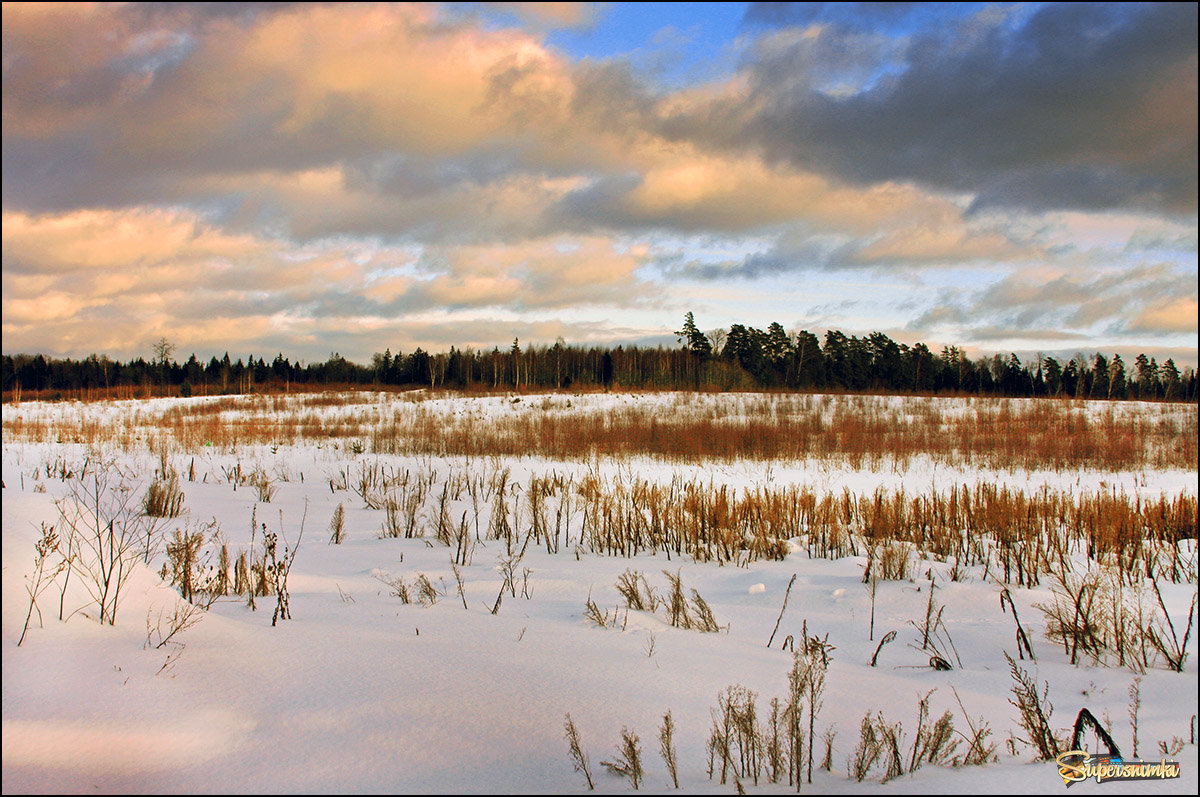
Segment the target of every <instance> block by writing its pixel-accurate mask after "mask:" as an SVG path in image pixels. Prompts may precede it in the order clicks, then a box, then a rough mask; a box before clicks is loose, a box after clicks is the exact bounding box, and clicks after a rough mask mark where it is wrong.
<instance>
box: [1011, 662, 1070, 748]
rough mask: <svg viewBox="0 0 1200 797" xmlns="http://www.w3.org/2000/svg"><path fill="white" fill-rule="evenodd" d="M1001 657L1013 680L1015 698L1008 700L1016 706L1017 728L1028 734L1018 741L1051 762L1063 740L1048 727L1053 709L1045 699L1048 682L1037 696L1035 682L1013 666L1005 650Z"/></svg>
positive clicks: (1027, 674) (1013, 663)
mask: <svg viewBox="0 0 1200 797" xmlns="http://www.w3.org/2000/svg"><path fill="white" fill-rule="evenodd" d="M1004 658H1005V659H1007V660H1008V668H1009V674H1010V675H1011V677H1012V680H1013V685H1012V689H1011V691H1012V694H1013V697H1014V698H1016V699H1015V700H1014V699H1013V698H1009V701H1008V702H1009V703H1010V704H1011V705H1012V706H1014V707H1015V708H1016V709H1017V712H1018V714H1019V719H1020V723H1021V727H1022V728H1024V729H1025V733H1026V734H1027V735H1028V737H1029V738H1028V739H1024V740H1022V741H1025V742H1026V743H1027V744H1031V745H1033V747H1034V748H1035V749H1036V750H1037V751H1038V760H1039V761H1053V760H1054V759H1055V758H1056V757H1057V756H1058V754H1059V753H1060V752H1061V751H1062V749H1063V744H1064V741H1065V740H1064V739H1063V738H1062V736H1061V735H1060V734H1057V733H1055V731H1054V729H1053V728H1052V727H1051V726H1050V717H1051V715H1052V714H1053V712H1054V705H1053V704H1052V703H1051V702H1050V701H1049V700H1048V699H1047V695H1048V694H1049V691H1050V684H1049V683H1047V684H1045V686H1044V687H1043V688H1042V690H1041V694H1040V695H1039V694H1038V685H1037V681H1036V680H1034V679H1033V678H1031V677H1030V675H1029V673H1027V672H1026V671H1025V670H1023V669H1021V668H1020V667H1019V666H1017V663H1016V662H1015V661H1013V658H1012V656H1009V655H1008V653H1007V652H1005V654H1004Z"/></svg>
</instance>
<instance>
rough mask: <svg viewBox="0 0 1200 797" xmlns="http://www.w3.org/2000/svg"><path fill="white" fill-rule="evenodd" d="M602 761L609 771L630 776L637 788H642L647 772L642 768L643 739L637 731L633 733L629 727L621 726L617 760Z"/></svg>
mask: <svg viewBox="0 0 1200 797" xmlns="http://www.w3.org/2000/svg"><path fill="white" fill-rule="evenodd" d="M600 763H601V764H603V765H604V766H606V767H608V770H609V772H613V773H615V774H617V775H621V776H622V777H625V778H629V782H630V783H631V784H632V785H633V788H634V789H635V790H636V789H640V788H641V786H642V777H643V776H644V775H645V772H644V770H643V769H642V745H641V740H640V739H638V736H637V734H636V733H631V732H630V731H629V730H628V729H627V728H621V744H620V746H619V747H618V748H617V760H616V761H601V762H600Z"/></svg>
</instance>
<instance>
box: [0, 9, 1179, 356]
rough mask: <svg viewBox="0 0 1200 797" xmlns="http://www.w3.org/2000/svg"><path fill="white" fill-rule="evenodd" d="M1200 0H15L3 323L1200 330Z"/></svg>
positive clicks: (252, 345) (669, 330)
mask: <svg viewBox="0 0 1200 797" xmlns="http://www.w3.org/2000/svg"><path fill="white" fill-rule="evenodd" d="M1196 109H1197V13H1196V8H1195V6H1194V5H1193V4H1188V3H1180V4H1152V3H1136V4H1107V3H1105V4H1088V3H1019V4H1005V3H999V4H983V3H768V4H753V3H750V4H745V3H730V4H715V3H714V4H710V3H689V4H684V3H663V4H654V3H651V4H626V3H611V4H610V3H598V4H588V3H582V4H575V3H465V4H369V3H366V4H330V5H326V4H290V3H194V4H193V3H173V4H166V5H156V4H114V5H104V4H101V5H91V4H63V5H56V4H42V3H31V4H22V3H15V4H8V3H6V4H4V6H3V336H2V339H3V350H4V352H5V353H6V354H16V353H43V354H47V355H52V356H57V357H63V356H70V357H83V356H87V355H88V354H91V353H102V354H107V355H109V356H112V357H117V358H122V359H123V358H130V357H136V356H150V355H151V354H152V350H153V345H154V343H155V342H156V341H158V340H159V339H161V338H163V337H165V338H167V339H168V340H169V341H170V342H172V343H174V344H175V346H176V354H177V356H179V355H183V356H185V357H186V355H187V354H189V353H196V354H197V355H198V356H199V357H201V358H204V359H207V358H208V357H211V356H218V357H219V356H221V355H222V354H223V353H224V352H229V353H230V354H231V356H233V357H234V358H235V359H236V358H238V357H241V356H247V355H256V356H265V357H266V358H267V359H268V360H269V359H271V358H272V357H273V356H274V355H275V354H276V353H282V354H284V355H285V356H287V357H289V358H290V359H292V360H293V361H295V360H301V361H308V362H312V361H322V360H324V359H326V358H327V357H328V356H329V355H330V354H331V353H333V352H337V353H339V354H341V355H342V356H345V357H347V358H349V359H351V360H355V361H358V362H368V361H369V360H370V357H371V354H372V353H374V352H381V351H383V350H384V349H385V348H387V349H390V350H391V351H392V352H393V353H396V352H410V351H412V350H413V349H414V348H416V347H418V346H419V347H422V348H424V349H426V350H430V351H446V350H448V349H449V348H450V346H452V345H453V346H456V347H459V348H464V347H472V348H475V349H487V350H491V348H492V347H493V346H500V347H501V348H507V346H508V345H509V344H510V343H511V341H512V339H513V338H518V339H519V340H520V341H521V342H522V345H529V344H531V343H532V344H539V345H542V344H551V343H553V342H554V341H555V339H556V338H559V337H561V338H563V340H564V341H565V342H567V343H569V344H577V345H593V344H597V345H615V344H620V343H626V344H628V343H640V344H647V345H657V344H660V343H661V344H668V345H676V337H675V335H674V331H675V330H678V329H679V328H680V327H681V326H682V323H683V318H684V315H685V313H687V312H689V311H690V312H693V313H694V314H695V319H696V323H697V325H698V326H699V327H700V328H701V329H703V330H705V331H708V330H711V329H715V328H718V327H721V328H726V329H727V328H728V327H729V326H730V325H731V324H734V323H740V324H745V325H747V326H754V327H758V328H761V329H765V328H766V327H767V326H768V325H769V324H770V323H771V322H779V323H781V324H782V325H783V326H784V328H785V329H788V330H790V331H799V330H801V329H806V330H809V331H812V332H815V333H817V334H818V335H821V334H822V333H823V331H824V330H827V329H840V330H842V331H843V332H845V333H846V334H857V335H865V334H868V333H870V332H873V331H882V332H885V333H887V334H888V335H891V336H892V337H893V338H894V339H896V340H897V341H899V342H901V343H908V344H912V343H915V342H917V341H922V342H925V343H926V344H928V345H930V346H931V348H934V350H935V351H937V350H939V349H940V347H941V346H944V345H957V346H962V347H965V348H966V349H967V351H968V352H969V353H971V354H972V355H974V356H981V355H984V354H990V353H1007V352H1016V353H1018V354H1020V355H1021V356H1022V357H1023V358H1027V357H1029V356H1031V355H1032V354H1034V353H1037V352H1042V353H1044V354H1052V353H1053V354H1058V355H1061V356H1070V355H1071V354H1072V353H1074V352H1084V353H1090V352H1094V351H1103V352H1107V353H1112V352H1117V353H1122V354H1125V355H1132V354H1134V353H1136V352H1146V353H1147V354H1150V355H1152V356H1157V357H1158V358H1159V360H1160V361H1162V360H1165V359H1166V358H1167V357H1174V358H1175V361H1176V362H1177V363H1178V364H1180V365H1193V366H1194V365H1195V364H1196V359H1197V110H1196Z"/></svg>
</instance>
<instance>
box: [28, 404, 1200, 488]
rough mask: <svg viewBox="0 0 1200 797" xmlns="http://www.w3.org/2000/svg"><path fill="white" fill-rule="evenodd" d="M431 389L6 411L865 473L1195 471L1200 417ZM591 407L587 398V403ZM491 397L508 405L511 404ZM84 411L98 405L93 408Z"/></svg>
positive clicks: (157, 428) (438, 445) (191, 442)
mask: <svg viewBox="0 0 1200 797" xmlns="http://www.w3.org/2000/svg"><path fill="white" fill-rule="evenodd" d="M423 398H424V394H417V395H416V396H415V397H414V396H413V395H411V394H403V395H399V396H397V395H392V394H378V393H367V392H362V393H324V394H301V395H246V396H226V397H221V398H212V399H204V400H193V401H186V402H179V403H176V404H173V405H170V406H169V408H166V409H162V410H153V411H152V410H149V409H146V408H144V405H137V404H129V405H120V406H121V410H122V412H123V413H124V414H125V415H126V416H127V417H126V421H127V422H126V423H124V424H115V425H114V424H111V423H100V422H97V421H95V420H93V419H91V418H89V413H88V412H85V411H84V410H83V409H80V410H79V411H78V412H72V413H63V414H62V419H61V420H58V421H55V422H53V423H51V422H49V421H47V420H44V419H43V418H42V417H41V416H39V415H38V414H37V413H36V412H31V411H29V408H30V407H36V405H33V404H30V403H29V402H25V403H23V404H22V405H20V406H19V407H18V406H13V407H6V412H5V417H4V433H5V437H6V439H13V440H31V441H47V440H61V441H69V442H80V443H98V442H105V443H113V442H115V443H117V444H118V445H121V446H122V447H130V446H134V447H136V446H137V445H138V444H139V439H142V440H144V439H145V436H146V435H153V436H154V437H155V438H159V439H165V440H171V441H173V442H174V444H175V445H177V446H178V447H180V448H183V449H185V450H197V449H198V448H200V447H202V446H206V445H212V446H217V447H219V448H221V449H224V450H230V449H235V448H237V447H239V446H245V445H251V444H263V445H289V444H297V443H305V442H308V443H311V442H322V443H327V442H329V441H331V440H337V441H343V442H344V443H345V444H346V445H347V446H357V447H358V448H359V449H360V450H367V449H369V450H371V451H373V452H374V453H381V454H435V455H464V456H481V457H482V456H542V457H548V458H553V459H565V460H581V459H588V458H591V457H594V456H597V455H599V456H616V457H625V456H649V457H654V458H659V459H663V460H667V461H672V462H683V461H697V460H719V461H731V460H740V459H754V460H784V461H796V460H805V459H818V460H835V461H839V462H844V463H847V464H850V465H852V466H855V467H879V466H881V465H887V464H891V463H901V464H906V463H909V462H910V461H911V460H912V459H913V458H915V457H919V456H928V457H931V458H932V459H934V460H935V461H937V462H940V463H944V464H947V465H955V466H963V467H995V468H1041V469H1050V470H1059V471H1062V470H1073V469H1079V468H1095V469H1108V470H1140V469H1145V468H1190V469H1195V467H1196V463H1197V442H1196V441H1197V431H1198V427H1197V415H1196V407H1195V405H1189V404H1111V403H1104V404H1092V405H1089V404H1088V403H1086V402H1083V401H1077V400H1067V399H1063V400H1058V399H995V398H977V399H929V398H920V397H905V398H899V397H892V398H886V397H876V396H834V395H824V396H815V395H794V394H778V395H777V394H768V395H739V396H710V395H700V396H697V395H694V394H676V395H675V396H674V397H673V399H672V400H671V402H670V403H669V404H668V405H667V406H666V407H665V408H664V405H663V404H662V403H661V402H655V401H642V402H634V403H632V404H625V405H622V406H614V407H612V408H609V409H604V410H600V409H586V408H585V409H573V410H571V411H565V409H564V408H565V407H566V406H568V405H569V404H570V401H571V399H570V398H568V397H566V396H561V395H556V396H551V397H548V398H546V399H544V400H543V401H542V402H540V403H539V402H537V401H536V400H534V398H533V397H527V398H528V400H527V401H523V402H520V403H514V404H513V406H514V407H517V408H519V409H520V410H521V411H515V410H514V411H511V412H507V413H504V414H501V415H488V414H472V413H469V412H468V413H461V414H455V413H448V412H445V411H443V410H441V409H437V408H431V407H430V406H429V402H427V401H424V400H422V399H423ZM576 398H578V397H576ZM487 400H488V401H493V402H497V401H501V399H499V398H493V399H487ZM80 406H81V407H83V406H84V405H80Z"/></svg>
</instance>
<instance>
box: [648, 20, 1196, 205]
mask: <svg viewBox="0 0 1200 797" xmlns="http://www.w3.org/2000/svg"><path fill="white" fill-rule="evenodd" d="M1193 11H1194V10H1193V9H1191V8H1189V7H1187V6H1184V5H1181V4H1148V5H1144V6H1142V5H1139V6H1128V5H1111V4H1076V3H1064V4H1047V5H1045V6H1041V7H1038V8H1037V9H1036V10H1034V11H1033V12H1032V13H1029V14H1028V16H1027V17H1025V16H1021V15H1022V14H1025V13H1026V12H1025V10H1024V9H1022V8H1021V7H1010V8H1008V9H1000V8H994V7H988V8H987V9H985V10H983V11H980V12H978V13H976V14H975V15H974V16H971V17H968V18H964V19H962V20H959V21H957V22H955V23H953V24H948V25H944V26H941V27H934V28H929V29H927V30H925V31H923V32H918V33H915V34H913V35H911V36H909V37H908V38H906V39H904V40H903V41H904V45H905V47H904V50H903V52H902V55H901V57H899V58H898V57H897V54H896V52H895V51H894V50H888V49H886V48H885V47H883V45H880V44H871V42H872V39H871V38H870V37H864V36H863V35H858V36H857V37H851V38H849V39H847V34H846V31H845V30H844V28H841V27H839V26H836V25H822V24H820V23H818V22H813V23H812V24H811V25H810V26H809V27H807V28H802V29H791V28H785V29H783V30H780V31H779V32H773V33H770V34H767V35H765V36H763V37H762V38H761V39H760V40H759V41H758V42H757V43H756V47H755V49H754V51H753V56H752V57H751V59H750V60H749V61H748V63H747V64H746V67H745V69H746V71H747V73H748V76H749V90H748V91H747V92H746V93H745V94H744V95H743V96H741V97H739V98H736V99H734V100H724V101H721V102H717V103H715V104H714V106H713V107H711V108H709V109H707V110H706V111H705V112H703V113H700V112H695V113H693V114H691V115H685V116H683V117H680V118H677V119H675V120H674V121H673V123H672V125H671V126H670V127H669V128H668V129H671V130H672V131H674V133H675V134H676V135H681V136H687V137H689V138H692V139H696V140H708V141H711V142H713V143H717V144H720V145H722V146H727V147H736V146H760V147H762V148H763V149H764V151H765V152H766V153H767V154H768V155H769V156H770V157H771V158H775V159H779V160H782V161H785V162H787V163H790V164H792V165H793V166H794V167H796V168H798V169H812V170H819V171H822V172H824V173H826V174H831V175H836V176H837V177H838V178H840V179H843V180H849V181H853V182H859V183H873V182H878V181H887V180H894V181H914V182H917V183H920V184H922V185H925V186H928V187H930V188H934V189H938V190H945V191H953V192H965V193H968V194H970V195H973V196H974V197H975V205H976V207H992V206H1003V207H1017V208H1029V209H1034V210H1044V209H1051V208H1085V209H1097V208H1142V209H1151V210H1155V211H1169V212H1172V213H1184V214H1193V213H1195V210H1196V185H1197V183H1196V173H1197V162H1196V128H1197V123H1196V119H1197V117H1196V105H1197V103H1196V98H1197V92H1196V82H1197V79H1196V72H1197V67H1196V64H1197V61H1196V34H1197V25H1196V15H1195V13H1193ZM847 41H849V42H850V43H851V45H852V46H856V47H857V48H858V49H857V51H856V52H855V53H853V54H852V55H853V57H852V58H850V59H849V61H848V62H847V53H846V52H845V50H844V48H843V44H844V43H845V42H847ZM864 65H865V67H866V68H867V69H868V71H869V70H871V69H874V72H873V74H872V75H871V77H870V78H868V79H865V80H864V79H862V78H861V77H860V78H857V79H852V81H851V82H852V83H853V84H855V85H856V86H857V87H858V90H857V91H854V90H851V91H850V92H846V93H837V92H830V91H829V90H828V89H827V88H826V87H828V86H829V85H832V84H833V83H835V82H836V76H837V75H839V74H841V75H848V76H850V77H851V78H853V74H854V73H856V72H861V70H862V69H863V67H864ZM714 120H716V121H717V122H718V123H719V124H718V125H717V129H716V130H715V131H714V130H713V129H712V126H711V123H712V122H713V121H714Z"/></svg>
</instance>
